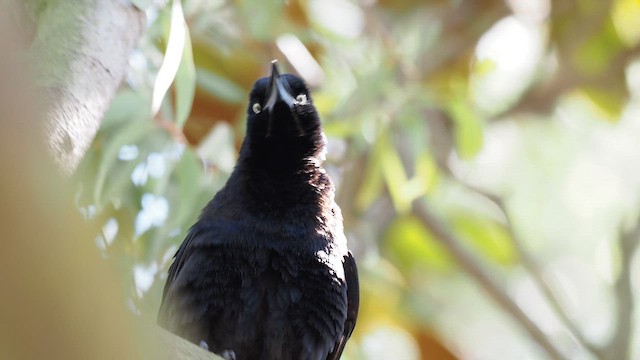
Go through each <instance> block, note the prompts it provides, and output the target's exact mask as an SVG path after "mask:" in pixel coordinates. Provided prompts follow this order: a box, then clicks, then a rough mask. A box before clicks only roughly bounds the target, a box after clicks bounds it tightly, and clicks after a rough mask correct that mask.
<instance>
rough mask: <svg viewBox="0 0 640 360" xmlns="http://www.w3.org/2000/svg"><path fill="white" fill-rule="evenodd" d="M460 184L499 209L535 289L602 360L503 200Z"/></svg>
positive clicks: (597, 348)
mask: <svg viewBox="0 0 640 360" xmlns="http://www.w3.org/2000/svg"><path fill="white" fill-rule="evenodd" d="M462 184H463V185H464V186H465V187H467V188H468V189H470V190H472V191H473V192H475V193H478V194H480V195H482V196H484V197H486V198H487V199H489V200H490V201H491V202H493V203H494V204H495V205H496V206H497V207H498V208H499V209H500V211H501V212H502V214H503V215H504V217H505V221H506V227H507V231H508V232H509V236H510V237H511V241H512V243H513V247H514V249H515V251H516V254H517V255H518V257H519V258H520V261H521V262H522V266H523V267H524V268H525V270H526V271H527V272H528V273H529V275H531V278H532V280H533V282H534V284H535V285H536V287H538V289H539V290H540V291H541V292H542V295H543V296H544V298H545V300H546V301H547V303H548V304H549V305H551V308H552V309H553V311H554V312H555V314H556V316H558V318H559V319H560V321H561V322H562V323H563V324H564V326H565V327H566V329H567V330H568V331H569V332H570V333H571V335H572V336H573V337H574V338H575V340H576V341H577V342H578V343H579V344H580V345H581V346H582V347H583V348H585V349H586V350H588V351H590V352H591V353H592V354H593V355H594V356H595V357H596V358H599V359H602V358H603V356H604V354H603V349H602V348H600V347H598V345H596V344H594V343H593V342H591V341H589V339H587V338H586V337H585V336H584V334H583V333H582V331H581V330H580V329H579V328H578V326H577V325H576V324H575V323H574V322H573V320H571V318H570V316H569V313H568V312H567V310H566V309H565V308H564V306H563V305H562V302H561V301H560V299H559V297H558V295H557V291H554V289H553V286H552V284H551V283H549V281H547V279H546V278H545V276H544V275H543V273H542V270H541V267H540V265H539V264H538V262H537V261H536V259H535V258H533V257H532V256H531V254H530V253H529V252H528V251H527V250H526V249H525V247H524V245H523V242H522V240H521V239H520V237H519V236H518V235H517V234H516V232H515V227H514V225H513V220H512V218H511V214H510V213H509V211H508V209H507V205H506V204H505V202H504V200H503V199H502V198H501V197H499V196H496V195H493V194H491V193H488V192H486V191H483V190H481V189H478V188H476V187H475V186H473V185H470V184H466V183H462Z"/></svg>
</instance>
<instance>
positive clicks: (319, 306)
mask: <svg viewBox="0 0 640 360" xmlns="http://www.w3.org/2000/svg"><path fill="white" fill-rule="evenodd" d="M247 114H248V118H247V133H246V136H245V139H244V142H243V144H242V147H241V149H240V154H239V157H238V161H237V164H236V166H235V169H234V170H233V172H232V174H231V176H230V177H229V180H228V181H227V183H226V184H225V186H224V187H223V188H222V189H221V190H220V191H219V192H218V193H217V194H216V195H215V196H214V198H213V200H211V201H210V202H209V203H208V204H207V206H205V208H204V209H203V210H202V213H201V215H200V218H199V219H198V221H197V222H196V223H195V225H193V226H192V227H191V229H190V230H189V233H188V235H187V237H186V239H185V240H184V242H183V243H182V245H181V246H180V248H179V249H178V252H177V253H176V255H175V259H174V262H173V264H172V265H171V267H170V268H169V275H168V278H167V282H166V284H165V287H164V293H163V297H162V304H161V305H160V312H159V315H158V322H159V324H160V325H161V326H162V327H164V328H166V329H168V330H169V331H171V332H173V333H175V334H177V335H179V336H182V337H183V338H185V339H187V340H189V341H191V342H193V343H195V344H199V345H200V346H202V347H205V348H207V349H208V350H210V351H212V352H214V353H217V354H219V355H221V356H223V357H224V358H226V359H235V360H245V359H250V360H254V359H264V360H269V359H273V360H276V359H277V360H287V359H296V360H300V359H302V360H306V359H310V360H329V359H330V360H334V359H339V358H340V356H341V354H342V351H343V349H344V346H345V344H346V342H347V340H348V339H349V337H350V336H351V332H352V331H353V328H354V326H355V323H356V317H357V315H358V303H359V289H358V274H357V269H356V264H355V261H354V259H353V256H352V255H351V253H350V252H349V250H348V249H347V240H346V238H345V235H344V232H343V229H342V215H341V212H340V208H339V207H338V206H337V205H336V203H335V201H334V187H333V184H332V182H331V180H330V178H329V176H328V175H327V174H326V172H325V170H324V169H323V168H322V162H323V160H324V154H325V142H326V141H325V138H324V134H323V132H322V127H321V124H320V118H319V116H318V113H317V111H316V109H315V107H314V106H313V102H312V99H311V96H310V95H309V90H308V89H307V87H306V85H305V83H304V81H303V80H302V79H300V78H299V77H297V76H295V75H291V74H283V75H280V74H279V72H278V68H277V63H276V61H275V60H274V61H273V62H272V65H271V75H270V76H269V77H265V78H262V79H259V80H258V81H256V83H255V84H254V87H253V90H252V91H251V94H250V96H249V105H248V109H247Z"/></svg>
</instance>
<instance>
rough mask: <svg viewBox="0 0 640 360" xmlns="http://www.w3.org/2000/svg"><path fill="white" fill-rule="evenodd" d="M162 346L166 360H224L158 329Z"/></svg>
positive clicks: (159, 342)
mask: <svg viewBox="0 0 640 360" xmlns="http://www.w3.org/2000/svg"><path fill="white" fill-rule="evenodd" d="M157 329H158V334H159V337H160V341H158V344H161V346H162V350H161V352H162V354H165V356H163V358H164V359H166V360H224V359H223V358H221V357H220V356H218V355H216V354H214V353H212V352H209V351H207V350H205V349H203V348H201V347H199V346H197V345H195V344H193V343H191V342H189V341H187V340H185V339H183V338H181V337H179V336H176V335H174V334H172V333H170V332H168V331H167V330H165V329H163V328H161V327H157Z"/></svg>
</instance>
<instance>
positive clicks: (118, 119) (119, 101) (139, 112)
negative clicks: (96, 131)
mask: <svg viewBox="0 0 640 360" xmlns="http://www.w3.org/2000/svg"><path fill="white" fill-rule="evenodd" d="M149 100H150V98H149V96H148V94H144V93H142V92H135V91H133V90H130V89H125V90H121V91H118V93H117V94H116V96H115V97H114V98H113V100H112V101H111V104H110V105H109V110H108V111H107V112H106V114H105V115H104V120H103V121H102V124H101V125H100V131H101V132H108V131H109V130H110V129H112V128H113V127H116V126H119V125H120V124H122V123H123V122H127V121H131V119H140V118H142V117H146V116H147V115H148V113H149V108H148V107H146V106H141V105H143V104H148V103H149Z"/></svg>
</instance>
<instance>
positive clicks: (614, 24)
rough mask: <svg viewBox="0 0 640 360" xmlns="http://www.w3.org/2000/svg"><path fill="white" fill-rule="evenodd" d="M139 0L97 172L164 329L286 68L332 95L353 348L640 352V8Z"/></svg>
mask: <svg viewBox="0 0 640 360" xmlns="http://www.w3.org/2000/svg"><path fill="white" fill-rule="evenodd" d="M35 2H36V3H40V5H39V6H45V5H42V4H43V3H46V1H35ZM133 3H134V4H135V6H137V7H138V8H139V9H140V10H141V11H143V12H144V14H145V16H146V25H145V26H144V28H143V30H142V36H141V38H140V40H139V41H138V42H137V45H136V46H135V49H134V50H133V52H132V53H131V54H130V56H129V57H128V64H127V69H126V75H125V81H124V82H123V83H122V84H121V85H120V87H119V90H118V91H117V93H116V95H115V97H114V99H113V101H112V102H111V103H110V105H109V109H108V111H107V113H106V115H105V117H104V120H103V122H102V125H101V126H100V129H99V131H98V133H97V135H96V137H95V140H94V141H93V143H92V145H91V147H90V148H89V150H88V152H86V154H85V155H84V157H83V159H82V162H81V163H80V165H79V167H78V168H77V170H76V171H75V173H74V174H73V180H74V182H75V183H76V184H77V185H76V187H75V202H76V205H77V208H78V209H79V211H80V213H81V214H82V216H83V218H84V219H85V221H86V222H88V223H89V224H91V225H92V226H94V227H95V228H96V229H97V230H96V231H95V233H94V234H93V235H92V239H93V240H94V241H95V246H96V247H97V248H98V249H99V250H100V254H101V256H102V257H103V258H104V259H107V262H109V263H111V264H113V265H114V266H116V267H117V268H118V269H119V271H120V273H121V276H120V277H121V280H122V283H123V287H124V289H125V291H126V295H125V296H126V298H125V299H123V301H124V302H126V304H127V306H128V308H129V309H130V310H131V311H132V312H134V313H135V314H139V315H140V316H141V317H142V318H145V319H148V321H149V322H154V321H155V316H156V313H157V309H158V307H159V303H160V299H161V291H162V287H163V285H164V281H165V279H166V271H167V269H168V266H169V264H170V263H171V261H172V257H173V255H174V253H175V251H176V250H177V247H178V246H179V244H180V243H181V242H182V240H183V239H184V236H185V234H186V232H187V230H188V228H189V227H190V226H191V225H192V224H193V223H194V222H195V220H196V218H197V216H198V214H199V212H200V209H201V208H202V207H203V206H204V205H205V203H206V202H208V201H209V200H210V199H211V197H212V196H213V195H214V194H215V193H216V191H218V190H219V189H220V188H221V187H222V186H223V184H224V183H225V181H226V179H227V177H228V176H229V174H230V172H231V171H232V169H233V166H234V163H235V159H236V157H237V151H238V149H239V146H240V144H241V142H242V139H243V136H244V130H245V113H246V101H247V96H248V92H249V90H250V89H251V86H252V84H253V82H254V81H255V80H256V79H257V78H259V77H262V76H266V75H267V73H268V68H269V67H268V65H269V62H270V61H271V60H272V59H278V60H279V62H280V66H281V70H282V71H283V72H292V73H297V74H299V75H301V76H302V77H303V78H305V79H306V81H307V82H308V84H309V85H310V87H311V88H312V97H313V101H314V103H315V106H316V107H317V108H318V110H319V112H320V114H321V117H322V119H323V124H324V129H325V133H326V135H327V139H328V155H327V162H326V163H325V167H326V169H327V171H328V172H329V174H330V175H331V176H332V179H333V181H334V183H335V184H336V187H337V202H338V204H339V205H340V206H341V208H342V212H343V215H344V220H345V224H344V225H345V230H346V234H347V237H348V239H349V246H350V248H351V250H352V251H353V252H354V254H355V256H356V259H357V262H358V266H359V269H360V277H361V279H360V284H361V299H362V303H361V311H360V315H359V319H358V324H357V326H356V330H355V333H354V335H353V337H352V340H351V341H350V342H349V343H348V346H347V349H346V351H345V355H344V356H343V358H344V359H350V360H359V359H362V360H364V359H367V360H370V359H371V360H373V359H376V360H377V359H401V360H413V359H433V360H441V359H487V360H493V359H638V358H640V333H639V332H638V324H640V311H635V309H636V305H637V303H638V300H637V296H638V292H639V291H640V276H638V274H640V268H639V266H640V264H639V263H638V261H637V256H635V253H636V251H635V250H636V247H637V243H638V241H639V235H640V223H639V218H638V215H639V210H640V207H639V205H640V141H639V140H638V139H639V138H640V1H638V0H598V1H594V0H562V1H554V2H553V3H552V2H551V0H509V1H489V0H473V1H472V0H429V1H416V0H396V1H386V0H378V1H376V0H359V1H356V0H286V1H282V0H262V1H257V0H243V1H218V0H182V1H181V2H180V1H177V0H174V1H151V0H147V1H145V0H138V1H133ZM42 61H45V62H46V59H43V60H42Z"/></svg>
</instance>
